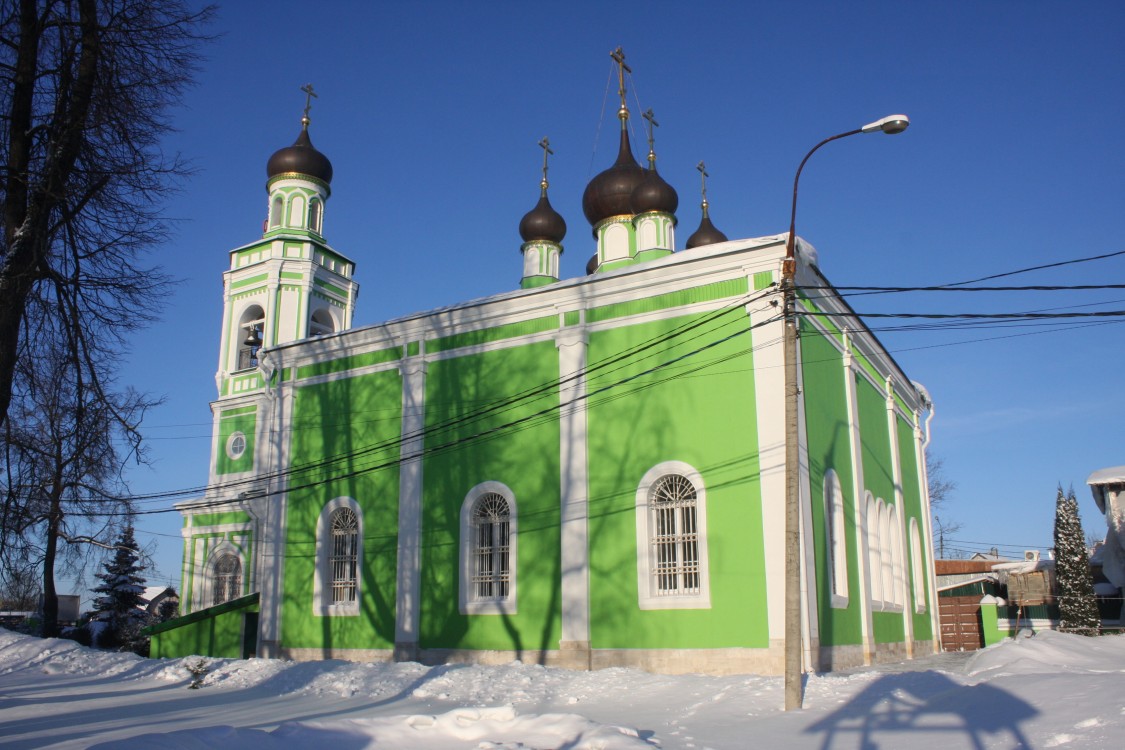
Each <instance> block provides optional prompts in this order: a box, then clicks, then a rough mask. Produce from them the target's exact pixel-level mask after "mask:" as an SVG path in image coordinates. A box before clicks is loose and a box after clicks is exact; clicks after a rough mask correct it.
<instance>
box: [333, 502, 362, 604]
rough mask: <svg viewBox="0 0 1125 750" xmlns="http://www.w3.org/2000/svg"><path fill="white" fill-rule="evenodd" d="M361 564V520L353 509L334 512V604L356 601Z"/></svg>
mask: <svg viewBox="0 0 1125 750" xmlns="http://www.w3.org/2000/svg"><path fill="white" fill-rule="evenodd" d="M358 563H359V519H358V518H356V515H355V511H354V510H352V509H351V508H346V507H345V508H337V509H336V510H334V511H332V555H331V557H330V559H329V565H330V566H331V568H332V603H333V604H339V603H341V602H354V601H355V600H356V596H355V594H356V570H357V568H358Z"/></svg>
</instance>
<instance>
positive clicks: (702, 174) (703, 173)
mask: <svg viewBox="0 0 1125 750" xmlns="http://www.w3.org/2000/svg"><path fill="white" fill-rule="evenodd" d="M695 168H696V169H698V170H699V176H700V179H701V180H702V181H703V203H704V205H706V203H707V177H708V176H709V175H708V174H707V165H706V164H704V163H703V162H699V163H698V164H696V165H695Z"/></svg>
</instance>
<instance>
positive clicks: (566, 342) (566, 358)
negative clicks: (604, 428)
mask: <svg viewBox="0 0 1125 750" xmlns="http://www.w3.org/2000/svg"><path fill="white" fill-rule="evenodd" d="M587 343H588V342H587V336H586V332H585V331H584V330H583V329H582V328H579V327H572V328H564V329H563V330H562V331H561V332H560V333H559V335H558V338H557V339H556V345H557V346H558V349H559V403H560V404H561V405H562V408H561V410H560V412H559V420H560V424H559V464H560V466H559V492H560V497H561V508H560V521H561V527H562V528H561V550H560V555H561V558H562V559H561V562H562V566H561V567H562V581H561V587H562V638H561V640H560V643H559V648H560V650H562V651H564V652H570V653H569V656H571V657H573V659H572V660H571V659H568V658H567V657H566V656H564V659H566V660H567V661H573V662H575V663H574V664H573V666H579V667H581V666H585V667H586V668H589V659H590V554H589V530H588V527H587V517H588V501H589V498H588V483H589V477H588V474H587V470H588V467H587V463H586V457H587V454H586V447H587V433H586V399H585V396H586V375H585V373H586V348H587ZM583 662H584V665H583Z"/></svg>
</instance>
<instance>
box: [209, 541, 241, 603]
mask: <svg viewBox="0 0 1125 750" xmlns="http://www.w3.org/2000/svg"><path fill="white" fill-rule="evenodd" d="M211 576H212V579H213V582H214V589H213V595H212V597H211V604H212V605H215V604H222V603H223V602H229V601H230V600H231V599H237V598H238V597H240V596H242V563H241V562H239V559H238V556H237V555H234V554H231V553H229V552H227V553H225V554H223V555H220V556H219V557H218V558H217V559H216V560H215V562H214V565H213V567H212V572H211Z"/></svg>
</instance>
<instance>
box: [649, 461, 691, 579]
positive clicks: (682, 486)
mask: <svg viewBox="0 0 1125 750" xmlns="http://www.w3.org/2000/svg"><path fill="white" fill-rule="evenodd" d="M695 502H696V495H695V487H694V486H693V485H692V483H691V482H689V481H688V480H687V478H686V477H682V476H679V475H678V474H672V475H669V476H666V477H662V478H661V479H660V480H659V481H658V482H657V483H656V485H655V486H653V488H652V501H651V502H650V504H649V507H650V508H651V512H652V527H651V528H652V559H653V562H654V564H653V570H652V575H653V584H654V585H653V591H654V592H655V593H656V595H657V596H662V595H667V594H698V593H699V525H698V522H697V517H696V506H695Z"/></svg>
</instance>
